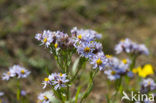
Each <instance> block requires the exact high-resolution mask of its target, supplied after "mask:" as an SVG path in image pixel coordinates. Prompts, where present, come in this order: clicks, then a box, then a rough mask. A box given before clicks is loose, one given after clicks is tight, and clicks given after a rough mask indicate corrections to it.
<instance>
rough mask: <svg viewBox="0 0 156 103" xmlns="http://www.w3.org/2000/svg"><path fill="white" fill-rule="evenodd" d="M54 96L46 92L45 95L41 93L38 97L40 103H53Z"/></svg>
mask: <svg viewBox="0 0 156 103" xmlns="http://www.w3.org/2000/svg"><path fill="white" fill-rule="evenodd" d="M53 97H54V94H53V92H52V91H46V92H44V93H40V94H39V96H38V100H39V101H38V102H39V103H51V102H52V99H53Z"/></svg>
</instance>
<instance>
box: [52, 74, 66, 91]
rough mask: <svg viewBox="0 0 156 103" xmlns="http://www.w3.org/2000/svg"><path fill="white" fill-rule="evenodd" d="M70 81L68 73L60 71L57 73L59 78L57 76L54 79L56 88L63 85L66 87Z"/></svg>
mask: <svg viewBox="0 0 156 103" xmlns="http://www.w3.org/2000/svg"><path fill="white" fill-rule="evenodd" d="M67 82H69V80H68V79H67V75H66V74H62V73H59V74H58V75H57V78H55V80H54V81H53V84H54V86H55V87H54V89H55V90H57V89H61V88H62V87H66V83H67Z"/></svg>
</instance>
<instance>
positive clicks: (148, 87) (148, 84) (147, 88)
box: [141, 78, 156, 93]
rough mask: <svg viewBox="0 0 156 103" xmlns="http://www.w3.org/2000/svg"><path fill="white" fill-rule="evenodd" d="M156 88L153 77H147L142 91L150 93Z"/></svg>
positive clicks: (142, 84) (143, 82)
mask: <svg viewBox="0 0 156 103" xmlns="http://www.w3.org/2000/svg"><path fill="white" fill-rule="evenodd" d="M154 90H156V83H155V82H154V80H153V79H151V78H147V79H144V80H143V81H142V83H141V92H142V93H148V92H150V91H154Z"/></svg>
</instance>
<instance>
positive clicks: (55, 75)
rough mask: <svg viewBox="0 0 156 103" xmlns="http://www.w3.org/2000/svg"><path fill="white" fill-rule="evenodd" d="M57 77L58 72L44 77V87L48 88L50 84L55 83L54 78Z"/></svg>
mask: <svg viewBox="0 0 156 103" xmlns="http://www.w3.org/2000/svg"><path fill="white" fill-rule="evenodd" d="M56 78H57V74H56V73H52V74H51V75H49V76H48V78H44V81H43V83H42V84H43V85H44V86H43V89H45V88H46V86H47V85H48V84H49V85H53V80H55V79H56Z"/></svg>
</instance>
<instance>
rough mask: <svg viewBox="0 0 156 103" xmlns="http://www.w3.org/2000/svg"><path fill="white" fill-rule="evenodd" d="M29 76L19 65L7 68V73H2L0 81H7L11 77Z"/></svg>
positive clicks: (28, 72)
mask: <svg viewBox="0 0 156 103" xmlns="http://www.w3.org/2000/svg"><path fill="white" fill-rule="evenodd" d="M29 74H30V71H28V70H27V69H25V68H24V67H22V66H19V65H14V66H12V67H10V68H9V71H8V72H6V73H3V75H2V80H9V79H10V78H11V77H17V78H26V77H27V76H28V75H29Z"/></svg>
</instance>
